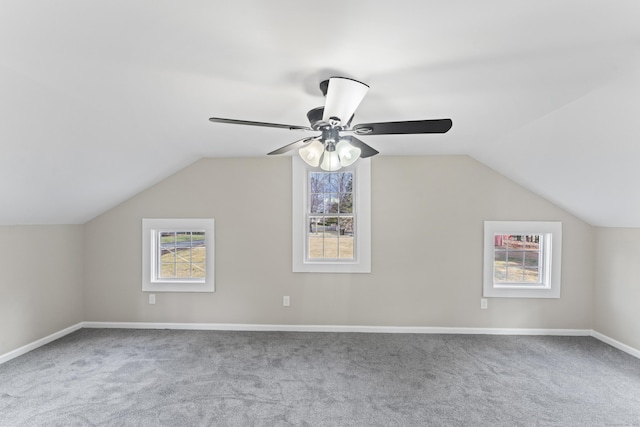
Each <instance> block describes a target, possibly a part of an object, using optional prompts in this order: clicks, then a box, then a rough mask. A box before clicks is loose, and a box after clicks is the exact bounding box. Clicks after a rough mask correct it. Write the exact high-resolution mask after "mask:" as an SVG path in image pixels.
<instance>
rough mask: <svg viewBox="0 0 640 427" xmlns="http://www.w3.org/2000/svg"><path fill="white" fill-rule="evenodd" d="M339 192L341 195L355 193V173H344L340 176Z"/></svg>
mask: <svg viewBox="0 0 640 427" xmlns="http://www.w3.org/2000/svg"><path fill="white" fill-rule="evenodd" d="M339 184H340V185H339V188H338V191H339V192H341V193H351V192H353V172H343V173H341V174H340V183H339Z"/></svg>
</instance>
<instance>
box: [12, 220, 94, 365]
mask: <svg viewBox="0 0 640 427" xmlns="http://www.w3.org/2000/svg"><path fill="white" fill-rule="evenodd" d="M0 236H2V240H1V241H2V244H1V245H0V271H1V272H2V273H1V274H0V355H2V354H5V353H8V352H9V351H12V350H15V349H17V348H20V347H22V346H24V345H27V344H29V343H32V342H33V341H36V340H38V339H40V338H44V337H46V336H48V335H50V334H52V333H55V332H58V331H60V330H62V329H65V328H67V327H69V326H72V325H75V324H77V323H79V322H81V321H82V316H83V315H82V226H81V225H52V226H1V227H0Z"/></svg>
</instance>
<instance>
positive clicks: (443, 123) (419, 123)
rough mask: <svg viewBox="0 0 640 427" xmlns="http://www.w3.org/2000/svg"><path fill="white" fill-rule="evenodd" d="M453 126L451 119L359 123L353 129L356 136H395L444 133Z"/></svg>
mask: <svg viewBox="0 0 640 427" xmlns="http://www.w3.org/2000/svg"><path fill="white" fill-rule="evenodd" d="M451 126H453V122H452V121H451V119H438V120H412V121H404V122H381V123H361V124H358V125H355V126H354V127H353V129H352V130H353V132H354V133H356V134H357V135H395V134H412V133H445V132H447V131H448V130H449V129H451Z"/></svg>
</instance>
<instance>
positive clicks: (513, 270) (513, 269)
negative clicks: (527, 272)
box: [507, 265, 524, 283]
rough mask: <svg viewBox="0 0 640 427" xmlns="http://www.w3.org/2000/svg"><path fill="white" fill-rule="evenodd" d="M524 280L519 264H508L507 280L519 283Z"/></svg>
mask: <svg viewBox="0 0 640 427" xmlns="http://www.w3.org/2000/svg"><path fill="white" fill-rule="evenodd" d="M523 281H524V275H523V270H522V267H521V266H513V265H509V266H508V268H507V282H510V283H520V282H523Z"/></svg>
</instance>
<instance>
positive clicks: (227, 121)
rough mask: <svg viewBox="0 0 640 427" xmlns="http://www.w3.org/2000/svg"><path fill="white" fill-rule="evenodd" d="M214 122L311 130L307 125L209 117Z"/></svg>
mask: <svg viewBox="0 0 640 427" xmlns="http://www.w3.org/2000/svg"><path fill="white" fill-rule="evenodd" d="M209 120H210V121H212V122H214V123H228V124H232V125H247V126H262V127H267V128H280V129H289V130H313V129H311V128H310V127H308V126H296V125H282V124H279V123H267V122H252V121H250V120H236V119H223V118H220V117H211V118H210V119H209Z"/></svg>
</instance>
